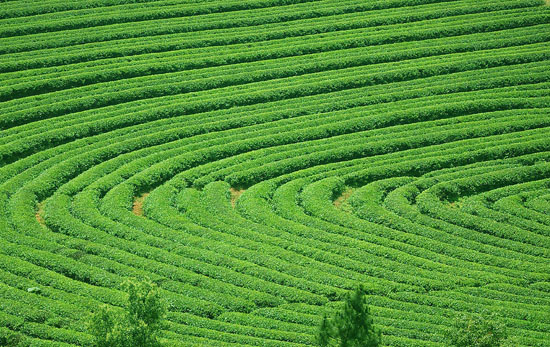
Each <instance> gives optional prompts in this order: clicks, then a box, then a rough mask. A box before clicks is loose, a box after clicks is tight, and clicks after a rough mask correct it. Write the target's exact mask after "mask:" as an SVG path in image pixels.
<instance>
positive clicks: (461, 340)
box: [447, 314, 507, 347]
mask: <svg viewBox="0 0 550 347" xmlns="http://www.w3.org/2000/svg"><path fill="white" fill-rule="evenodd" d="M506 338H507V333H506V327H505V326H504V324H502V323H500V322H499V321H498V319H497V317H496V316H495V315H494V314H493V315H481V314H472V315H462V316H460V317H458V318H457V319H456V321H455V323H454V325H453V326H452V328H451V329H450V330H449V331H448V334H447V339H448V342H449V345H450V346H454V347H499V346H502V345H503V343H504V342H505V340H506Z"/></svg>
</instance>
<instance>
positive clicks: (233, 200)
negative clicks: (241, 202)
mask: <svg viewBox="0 0 550 347" xmlns="http://www.w3.org/2000/svg"><path fill="white" fill-rule="evenodd" d="M245 190H246V189H235V188H229V192H230V193H231V206H233V208H235V205H236V204H237V199H238V198H239V197H240V196H241V195H242V194H243V193H244V191H245Z"/></svg>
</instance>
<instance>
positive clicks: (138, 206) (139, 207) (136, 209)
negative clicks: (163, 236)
mask: <svg viewBox="0 0 550 347" xmlns="http://www.w3.org/2000/svg"><path fill="white" fill-rule="evenodd" d="M148 195H149V193H143V194H141V195H140V196H138V197H136V198H134V206H133V208H132V213H134V214H135V215H136V216H143V202H144V201H145V198H146V197H147V196H148Z"/></svg>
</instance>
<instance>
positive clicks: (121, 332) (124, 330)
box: [90, 280, 165, 347]
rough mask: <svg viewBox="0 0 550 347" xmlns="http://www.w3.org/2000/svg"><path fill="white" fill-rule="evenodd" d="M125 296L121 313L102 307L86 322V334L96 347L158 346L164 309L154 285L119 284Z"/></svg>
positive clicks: (128, 282) (141, 283) (149, 283)
mask: <svg viewBox="0 0 550 347" xmlns="http://www.w3.org/2000/svg"><path fill="white" fill-rule="evenodd" d="M123 287H124V289H125V291H126V292H127V293H128V301H127V303H126V306H125V310H124V311H122V312H121V311H120V310H115V309H113V308H110V307H108V306H106V305H105V306H103V307H101V308H100V310H99V311H97V312H96V313H95V314H94V315H93V316H92V319H91V322H90V332H91V333H92V334H93V335H94V336H95V338H96V345H97V346H98V347H159V346H161V344H160V342H159V341H158V339H157V335H158V333H159V331H160V329H161V323H162V319H163V317H164V313H165V306H164V304H163V302H162V300H161V297H160V294H159V291H158V288H157V287H156V285H155V284H153V283H151V282H149V281H145V282H137V281H135V280H129V281H127V282H125V283H124V284H123Z"/></svg>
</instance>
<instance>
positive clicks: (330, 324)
mask: <svg viewBox="0 0 550 347" xmlns="http://www.w3.org/2000/svg"><path fill="white" fill-rule="evenodd" d="M380 341H381V334H380V331H378V330H377V329H375V327H374V324H373V319H372V317H371V315H370V310H369V307H368V306H367V303H366V297H365V292H364V289H363V288H362V287H359V288H357V289H356V290H355V291H354V292H353V293H350V294H348V295H347V297H346V300H345V302H344V305H343V307H342V309H341V310H340V311H337V312H336V313H335V314H334V316H333V317H331V318H327V317H326V316H325V317H324V318H323V320H322V322H321V325H320V326H319V331H318V335H317V343H318V344H319V345H320V346H322V347H325V346H339V347H377V346H379V345H380Z"/></svg>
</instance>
